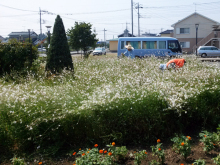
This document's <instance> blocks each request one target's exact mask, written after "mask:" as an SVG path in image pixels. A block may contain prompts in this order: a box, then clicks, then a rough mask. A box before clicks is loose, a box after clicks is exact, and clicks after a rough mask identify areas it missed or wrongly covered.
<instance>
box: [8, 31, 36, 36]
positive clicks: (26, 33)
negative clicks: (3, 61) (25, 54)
mask: <svg viewBox="0 0 220 165" xmlns="http://www.w3.org/2000/svg"><path fill="white" fill-rule="evenodd" d="M28 35H29V32H28V31H27V32H11V33H10V34H9V36H28ZM30 35H31V36H37V34H36V33H35V32H34V31H31V32H30Z"/></svg>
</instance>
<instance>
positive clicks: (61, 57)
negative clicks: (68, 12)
mask: <svg viewBox="0 0 220 165" xmlns="http://www.w3.org/2000/svg"><path fill="white" fill-rule="evenodd" d="M64 68H65V69H68V70H72V71H73V69H74V68H73V62H72V57H71V54H70V50H69V45H68V42H67V37H66V32H65V29H64V25H63V21H62V19H61V17H60V16H59V15H58V16H57V18H56V20H55V23H54V28H53V34H52V38H51V42H50V48H49V49H48V54H47V64H46V70H50V71H51V72H52V73H56V72H61V71H62V70H63V69H64Z"/></svg>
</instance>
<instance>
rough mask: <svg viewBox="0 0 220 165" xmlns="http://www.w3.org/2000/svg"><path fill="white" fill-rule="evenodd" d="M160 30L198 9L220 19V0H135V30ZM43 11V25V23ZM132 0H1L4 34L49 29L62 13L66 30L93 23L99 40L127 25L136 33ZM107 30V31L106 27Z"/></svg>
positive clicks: (2, 32)
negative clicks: (77, 24)
mask: <svg viewBox="0 0 220 165" xmlns="http://www.w3.org/2000/svg"><path fill="white" fill-rule="evenodd" d="M138 4H139V7H141V8H139V13H140V19H139V22H140V34H143V33H146V32H147V33H154V34H159V33H160V32H162V31H165V30H168V29H169V30H171V29H173V28H172V27H171V25H172V24H174V23H176V22H178V20H181V19H183V18H185V17H187V16H189V15H191V14H192V13H194V12H195V11H196V12H198V13H200V14H202V15H204V16H206V17H208V18H210V19H213V20H215V21H217V22H220V1H217V0H209V1H207V0H184V1H180V0H166V1H165V0H133V34H134V35H138V8H137V6H138ZM40 11H41V13H42V14H41V23H42V24H41V27H40ZM131 13H132V12H131V0H19V1H18V0H1V1H0V23H1V25H0V36H2V37H8V35H9V34H10V33H11V32H20V31H28V29H31V30H33V31H34V32H36V33H37V34H40V33H41V29H42V33H46V32H47V28H46V26H52V28H51V33H52V32H53V25H54V22H55V18H56V16H57V15H58V14H59V15H60V17H61V18H62V20H63V24H64V27H65V30H66V32H67V31H68V29H70V28H71V27H74V24H75V22H86V23H90V24H92V30H95V31H96V34H97V38H98V39H99V41H104V39H105V40H109V39H113V38H117V36H118V35H119V34H122V33H123V31H124V30H125V29H126V28H127V29H128V30H129V32H130V33H132V19H131V18H132V14H131ZM104 30H105V31H104Z"/></svg>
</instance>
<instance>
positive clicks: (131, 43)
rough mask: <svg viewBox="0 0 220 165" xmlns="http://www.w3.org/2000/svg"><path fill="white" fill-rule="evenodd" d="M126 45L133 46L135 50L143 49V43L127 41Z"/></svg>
mask: <svg viewBox="0 0 220 165" xmlns="http://www.w3.org/2000/svg"><path fill="white" fill-rule="evenodd" d="M126 45H131V46H132V47H133V48H134V49H141V41H126Z"/></svg>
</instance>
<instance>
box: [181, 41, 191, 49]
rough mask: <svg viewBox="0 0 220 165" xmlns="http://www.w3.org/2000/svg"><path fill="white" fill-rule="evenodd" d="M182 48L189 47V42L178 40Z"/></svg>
mask: <svg viewBox="0 0 220 165" xmlns="http://www.w3.org/2000/svg"><path fill="white" fill-rule="evenodd" d="M180 45H181V47H182V48H190V42H180Z"/></svg>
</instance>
